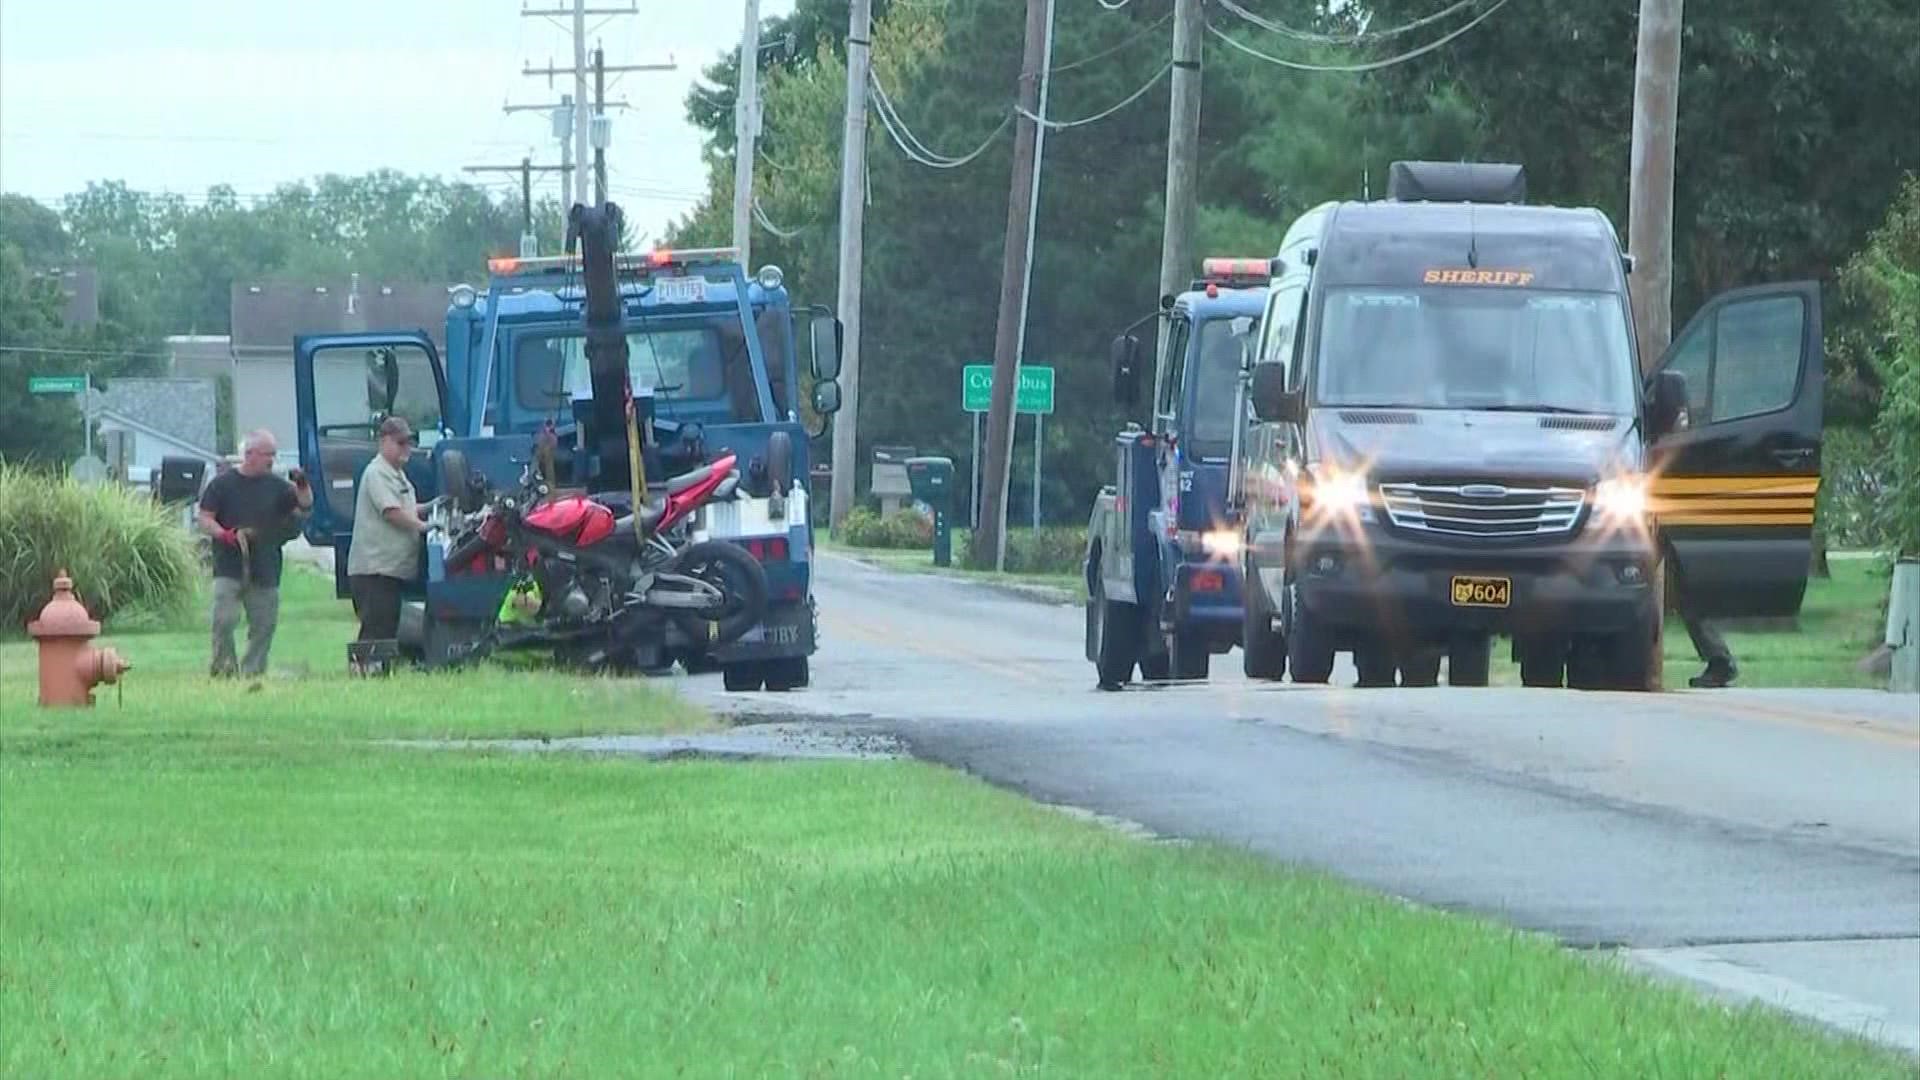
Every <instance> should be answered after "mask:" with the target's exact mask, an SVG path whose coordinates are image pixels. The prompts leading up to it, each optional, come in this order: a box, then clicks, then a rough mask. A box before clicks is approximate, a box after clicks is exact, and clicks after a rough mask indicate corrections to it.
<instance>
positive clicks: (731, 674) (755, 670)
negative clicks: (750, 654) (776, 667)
mask: <svg viewBox="0 0 1920 1080" xmlns="http://www.w3.org/2000/svg"><path fill="white" fill-rule="evenodd" d="M766 678H767V676H766V672H765V671H764V670H762V669H761V666H760V664H758V663H756V662H754V661H751V660H749V661H747V662H746V663H744V664H728V665H727V666H726V667H724V668H721V669H720V680H721V682H722V683H723V684H724V685H725V686H726V688H727V692H728V693H733V694H743V693H748V692H750V691H754V690H758V689H760V686H761V684H763V683H764V682H766Z"/></svg>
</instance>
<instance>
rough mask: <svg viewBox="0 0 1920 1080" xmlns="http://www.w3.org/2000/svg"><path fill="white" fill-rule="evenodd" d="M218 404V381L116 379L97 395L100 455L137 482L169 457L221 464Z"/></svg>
mask: <svg viewBox="0 0 1920 1080" xmlns="http://www.w3.org/2000/svg"><path fill="white" fill-rule="evenodd" d="M217 402H218V398H217V391H216V389H215V386H214V380H212V379H171V378H165V379H135V378H116V379H111V380H109V381H107V383H106V384H105V385H104V386H102V387H98V388H96V389H94V390H93V392H92V396H91V407H92V410H93V421H94V425H95V426H96V428H97V429H98V431H99V433H100V442H99V450H98V451H96V453H99V454H100V456H101V457H102V459H103V460H104V461H105V462H106V464H107V468H108V469H109V470H111V473H112V475H114V476H118V477H120V478H122V479H125V480H128V481H131V482H133V483H144V482H145V481H146V478H147V477H148V476H150V475H152V473H153V472H154V471H155V470H157V469H158V468H159V467H160V461H161V459H163V458H169V457H191V458H197V459H199V460H201V461H205V462H208V463H209V464H213V463H216V462H218V461H219V459H220V456H221V454H220V451H219V449H218V448H217V446H216V440H215V438H214V432H215V430H216V427H217V424H216V420H215V411H214V410H215V409H216V407H217ZM208 472H209V474H211V472H212V470H211V469H209V470H208Z"/></svg>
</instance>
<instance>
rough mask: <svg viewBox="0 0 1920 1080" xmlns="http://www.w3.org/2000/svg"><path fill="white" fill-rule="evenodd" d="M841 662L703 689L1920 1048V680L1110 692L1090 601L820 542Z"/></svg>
mask: <svg viewBox="0 0 1920 1080" xmlns="http://www.w3.org/2000/svg"><path fill="white" fill-rule="evenodd" d="M819 591H820V603H821V631H822V643H821V650H820V652H819V653H818V655H816V656H815V658H814V685H813V686H812V687H811V688H809V689H807V690H804V691H801V692H798V693H793V694H738V695H729V694H725V693H724V692H722V691H721V689H720V687H719V685H718V678H717V676H703V677H700V678H696V679H689V680H686V682H685V684H684V686H685V690H686V692H688V693H689V694H691V695H693V696H695V697H696V698H698V699H701V700H703V701H705V702H707V703H709V704H712V705H715V706H716V707H719V708H721V709H726V710H736V711H741V712H748V713H759V714H762V715H769V714H770V715H788V716H812V717H817V718H820V719H832V720H836V721H840V722H849V723H852V724H854V725H856V726H859V727H861V728H865V729H869V730H873V731H876V732H881V731H884V732H886V733H888V734H891V735H893V736H895V737H897V738H898V739H900V740H901V741H903V742H904V743H905V744H906V745H907V746H909V747H910V748H911V749H912V751H913V752H914V753H915V754H916V755H917V756H920V757H923V758H927V759H930V760H934V761H939V762H943V763H946V764H950V765H953V766H956V767H959V768H963V769H966V770H968V771H969V772H972V773H974V774H977V775H979V776H981V777H983V778H985V779H987V780H990V781H992V782H994V783H997V784H1001V785H1004V786H1007V787H1010V788H1013V789H1017V790H1019V791H1021V792H1024V793H1026V794H1029V795H1031V796H1032V797H1034V798H1037V799H1041V800H1043V801H1047V802H1053V803H1061V804H1068V805H1073V806H1077V807H1081V808H1084V809H1087V810H1091V811H1095V812H1098V813H1101V814H1106V815H1111V816H1116V817H1120V818H1124V819H1128V820H1131V821H1134V822H1138V823H1140V824H1141V825H1144V826H1145V827H1147V828H1148V829H1151V830H1153V831H1154V832H1157V833H1160V834H1163V835H1171V836H1180V837H1188V838H1204V839H1210V840H1216V841H1223V842H1226V843H1230V844H1237V845H1243V846H1245V847H1248V848H1250V849H1252V850H1255V851H1258V852H1261V853H1264V854H1266V855H1269V856H1273V857H1276V858H1279V859H1283V860H1286V861H1289V862H1294V863H1299V864H1305V865H1309V866H1313V867H1317V868H1321V869H1325V870H1329V871H1332V872H1334V873H1336V874H1339V875H1341V876H1343V877H1345V878H1348V879H1350V880H1353V881H1356V882H1359V883H1362V884H1365V885H1368V886H1371V887H1374V888H1377V889H1379V890H1382V891H1385V892H1388V893H1392V894H1395V895H1398V896H1402V897H1406V898H1408V899H1411V900H1414V901H1417V902H1421V903H1426V904H1430V905H1433V906H1436V907H1440V908H1445V909H1451V910H1461V911H1470V912H1474V913H1478V914H1483V915H1489V916H1493V917H1497V918H1500V919H1502V920H1505V921H1507V922H1510V923H1512V924H1515V925H1518V926H1521V927H1524V928H1528V929H1533V930H1540V931H1545V932H1549V933H1552V934H1555V935H1557V936H1559V937H1560V938H1562V939H1563V940H1565V941H1566V942H1568V943H1569V944H1570V945H1575V946H1586V947H1606V948H1618V949H1621V950H1624V951H1625V952H1626V954H1627V955H1628V956H1629V957H1630V958H1631V959H1633V960H1634V961H1636V962H1639V963H1643V964H1646V965H1648V966H1650V967H1653V968H1656V969H1659V970H1663V971H1666V972H1669V973H1671V974H1674V975H1676V976H1680V977H1684V978H1687V979H1690V980H1693V981H1695V982H1697V983H1700V984H1702V985H1705V986H1709V987H1711V988H1713V989H1715V990H1717V991H1721V992H1724V993H1727V994H1730V995H1733V996H1736V997H1739V996H1749V997H1751V996H1758V997H1761V998H1765V999H1767V1000H1771V1001H1774V1002H1776V1003H1778V1004H1781V1005H1783V1006H1785V1007H1788V1008H1793V1009H1797V1010H1800V1011H1802V1012H1805V1013H1807V1014H1809V1015H1813V1016H1816V1017H1819V1018H1820V1019H1822V1020H1825V1021H1827V1022H1830V1023H1834V1024H1838V1025H1841V1026H1845V1027H1848V1028H1851V1029H1853V1030H1861V1031H1864V1032H1866V1033H1867V1034H1869V1035H1872V1036H1874V1037H1877V1038H1880V1039H1883V1040H1885V1041H1889V1042H1892V1043H1895V1044H1898V1045H1902V1046H1906V1047H1908V1048H1910V1049H1912V1050H1914V1051H1915V1052H1916V1053H1920V701H1916V700H1914V699H1912V698H1896V697H1894V696H1892V695H1889V694H1884V693H1878V692H1874V691H1860V692H1852V691H1805V692H1801V691H1765V690H1745V689H1731V690H1721V691H1710V692H1697V691H1685V692H1676V693H1668V694H1661V695H1630V694H1593V693H1577V692H1573V691H1548V690H1522V689H1485V690H1469V689H1452V688H1448V687H1445V686H1442V687H1439V688H1436V689H1431V690H1402V689H1392V690H1359V689H1355V688H1353V686H1352V683H1353V678H1352V672H1351V669H1350V668H1348V669H1346V670H1345V671H1343V672H1341V673H1340V674H1337V675H1336V677H1335V685H1334V686H1332V687H1318V688H1316V687H1297V686H1294V685H1292V684H1290V683H1282V684H1277V685H1276V684H1264V683H1250V682H1248V681H1247V680H1245V679H1244V678H1242V677H1241V675H1240V672H1239V666H1240V657H1239V653H1238V652H1237V651H1236V652H1233V653H1229V654H1227V655H1226V656H1221V657H1215V658H1214V661H1213V663H1214V673H1213V677H1212V678H1211V679H1210V680H1209V681H1207V682H1206V683H1189V684H1182V685H1162V686H1138V687H1130V688H1128V689H1127V690H1124V691H1121V692H1118V693H1105V692H1101V691H1099V690H1097V689H1095V687H1094V678H1093V669H1092V666H1091V665H1090V664H1088V663H1087V662H1086V661H1085V660H1084V659H1083V658H1082V632H1083V623H1082V615H1081V612H1080V609H1079V608H1078V607H1067V606H1059V605H1049V604H1045V603H1040V602H1036V601H1034V600H1032V599H1025V598H1019V597H1015V596H1012V595H1008V594H1006V593H1003V592H999V591H996V590H995V589H993V588H991V587H986V586H982V585H979V584H975V583H973V582H960V581H954V580H949V579H940V578H932V577H928V576H922V575H905V574H899V573H893V572H887V571H882V570H876V569H873V568H870V567H867V566H865V565H862V564H859V563H855V562H853V561H851V560H848V559H846V558H844V557H840V556H834V555H826V556H823V559H822V563H821V567H820V586H819Z"/></svg>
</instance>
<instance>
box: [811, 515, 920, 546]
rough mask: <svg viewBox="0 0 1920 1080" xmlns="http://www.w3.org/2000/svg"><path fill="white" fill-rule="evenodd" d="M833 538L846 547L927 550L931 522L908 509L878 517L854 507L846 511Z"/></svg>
mask: <svg viewBox="0 0 1920 1080" xmlns="http://www.w3.org/2000/svg"><path fill="white" fill-rule="evenodd" d="M835 539H837V540H839V541H840V542H841V543H843V544H846V545H848V546H850V547H863V548H931V547H932V546H933V519H932V518H930V517H928V516H927V515H925V514H923V513H921V512H920V511H918V510H915V509H912V508H911V507H903V508H901V509H899V510H895V511H894V512H893V513H891V514H887V515H884V516H882V515H880V514H876V513H874V512H873V511H872V510H870V509H868V508H866V507H864V506H858V507H855V508H853V509H852V510H849V511H847V516H846V518H845V519H844V520H842V521H841V522H840V528H839V529H838V530H836V535H835Z"/></svg>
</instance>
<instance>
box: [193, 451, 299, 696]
mask: <svg viewBox="0 0 1920 1080" xmlns="http://www.w3.org/2000/svg"><path fill="white" fill-rule="evenodd" d="M278 449H279V448H278V446H277V445H276V444H275V442H274V438H273V433H272V432H270V431H266V430H264V429H263V430H260V431H255V432H252V433H250V434H249V435H248V436H247V437H246V441H245V442H244V443H242V444H241V456H240V464H239V466H238V467H236V468H232V469H228V470H226V471H224V472H222V473H220V474H219V475H218V476H215V477H214V478H213V479H212V480H211V481H209V482H208V483H207V489H206V491H205V492H204V493H202V494H201V496H200V518H199V520H200V529H201V531H202V532H204V533H206V534H207V535H208V536H211V537H212V538H213V663H212V673H213V675H214V676H215V677H216V678H219V677H224V676H229V675H233V674H235V673H236V671H237V672H238V673H240V674H243V675H247V676H258V675H262V674H265V673H266V670H267V651H268V650H269V649H271V648H272V647H273V631H274V628H275V626H276V625H277V624H278V622H279V618H280V566H281V559H280V548H281V545H283V544H285V543H286V542H287V541H289V540H291V539H293V538H294V536H296V535H298V533H299V531H300V526H299V515H300V514H304V513H306V512H307V511H308V510H311V509H313V488H312V487H311V486H310V485H309V484H308V483H307V478H306V477H305V476H304V475H302V474H301V472H300V470H298V469H295V470H293V472H292V473H291V474H290V477H291V482H289V481H287V480H282V479H280V478H279V477H277V476H275V475H273V458H274V454H275V453H276V452H277V451H278ZM243 611H244V612H245V614H246V617H247V654H246V657H245V658H244V659H237V658H236V657H235V656H234V649H233V632H234V631H235V630H236V629H238V628H239V626H240V616H241V613H242V612H243Z"/></svg>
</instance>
